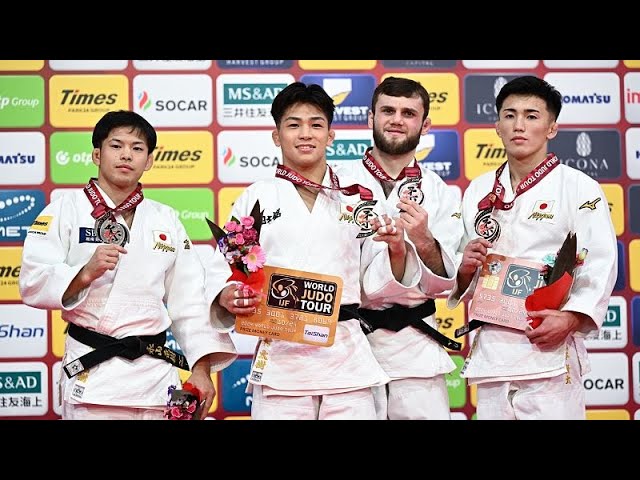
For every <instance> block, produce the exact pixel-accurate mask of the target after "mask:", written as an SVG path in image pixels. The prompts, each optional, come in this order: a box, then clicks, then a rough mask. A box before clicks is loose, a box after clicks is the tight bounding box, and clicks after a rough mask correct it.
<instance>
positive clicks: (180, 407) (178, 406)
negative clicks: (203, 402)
mask: <svg viewBox="0 0 640 480" xmlns="http://www.w3.org/2000/svg"><path fill="white" fill-rule="evenodd" d="M168 394H169V400H168V401H167V406H166V407H165V409H164V418H166V419H167V420H197V419H198V417H199V415H198V407H199V402H200V391H199V390H198V389H197V388H196V387H194V386H193V385H191V384H190V383H185V384H184V385H183V386H182V389H181V390H178V389H177V388H176V386H175V385H171V386H170V387H169V391H168Z"/></svg>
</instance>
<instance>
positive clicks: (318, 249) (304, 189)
mask: <svg viewBox="0 0 640 480" xmlns="http://www.w3.org/2000/svg"><path fill="white" fill-rule="evenodd" d="M333 111H334V105H333V101H332V99H331V98H330V97H329V96H328V95H327V94H326V92H324V90H322V88H321V87H319V86H318V85H309V86H305V85H304V84H303V83H300V82H296V83H293V84H291V85H289V86H288V87H286V88H285V89H284V90H282V91H281V92H280V93H279V94H278V96H277V97H276V98H275V100H274V102H273V106H272V110H271V112H272V115H273V117H274V119H275V121H276V125H277V128H276V130H274V132H273V139H274V142H275V144H276V145H277V146H280V147H281V148H282V153H283V163H284V165H283V166H280V167H278V169H277V173H276V178H272V179H268V180H262V181H259V182H256V183H254V184H253V185H251V186H249V187H248V188H247V189H246V190H245V191H244V192H243V193H242V195H240V197H239V198H238V199H237V200H236V202H235V203H234V206H233V210H232V215H233V216H235V217H236V218H240V217H241V216H247V215H249V213H250V211H251V209H252V207H253V206H254V204H255V202H256V200H259V202H260V208H261V209H262V210H263V211H264V212H263V225H262V229H261V232H260V244H261V246H262V248H263V249H264V251H265V253H266V264H267V265H270V266H276V267H284V268H290V269H295V270H301V271H307V272H314V273H320V274H326V275H334V276H339V277H342V280H343V291H342V298H341V312H343V309H344V310H346V308H347V307H346V306H347V305H349V306H350V307H352V311H354V312H355V311H356V310H357V307H358V306H359V304H360V299H361V295H360V288H361V287H360V283H361V281H360V278H361V277H362V288H363V290H364V291H366V292H368V293H370V294H371V295H372V296H375V295H380V296H387V295H388V296H394V295H396V294H397V292H398V291H399V290H404V289H407V288H411V287H415V286H416V285H417V283H418V281H419V278H420V272H419V268H418V260H417V256H416V253H415V250H414V249H413V248H412V247H411V246H410V245H409V244H407V243H406V242H405V241H404V234H403V232H402V230H401V228H396V227H395V226H394V224H393V222H392V220H391V219H390V218H388V217H387V218H385V219H384V222H381V221H380V219H379V218H376V219H374V220H373V221H372V225H371V226H367V227H366V228H362V227H361V226H359V225H357V224H356V223H354V221H353V216H352V217H349V216H348V215H345V212H346V210H345V205H347V204H354V203H357V202H358V198H357V197H358V195H355V199H354V196H347V195H344V194H343V193H341V192H340V191H339V190H334V189H332V186H335V183H334V181H332V175H331V170H330V169H329V168H328V167H327V165H326V159H325V150H326V147H327V145H330V144H331V143H332V141H333V138H334V132H333V130H331V129H330V125H331V121H332V119H333ZM295 179H298V180H297V181H296V180H295ZM339 183H340V185H341V186H342V187H345V186H347V185H352V184H353V182H352V181H350V180H349V179H347V178H340V179H339ZM313 184H315V185H317V186H316V187H313V186H312V185H313ZM341 218H342V219H343V220H340V219H341ZM367 229H368V230H371V229H375V231H377V232H378V235H377V236H376V237H375V240H374V239H373V238H372V237H362V238H357V237H358V235H360V234H361V233H362V232H363V231H364V230H367ZM405 259H406V263H405ZM257 302H258V298H257V297H256V296H255V295H252V294H251V292H246V289H243V288H242V286H241V285H239V286H237V287H236V286H228V287H226V288H225V289H224V290H223V291H222V293H221V295H220V298H219V303H220V305H221V306H222V307H224V309H226V310H227V311H228V314H232V315H238V314H240V315H242V314H249V313H251V312H252V311H253V310H254V308H255V305H256V304H257ZM356 317H357V315H352V316H351V319H346V320H345V321H339V322H338V325H337V330H336V335H335V342H334V344H333V345H332V346H330V347H323V346H315V345H309V344H302V343H294V342H288V341H282V340H269V341H265V340H261V341H260V342H259V344H258V346H257V354H256V358H260V359H261V360H264V359H265V358H266V362H262V361H261V362H260V364H259V365H257V363H256V359H255V358H254V362H253V365H252V372H251V375H250V380H249V382H250V383H251V388H252V390H253V403H252V408H251V415H252V418H254V419H375V418H376V412H375V405H374V397H373V393H372V390H371V387H374V386H379V385H384V384H385V383H387V381H388V380H389V377H388V376H387V375H386V373H385V372H384V370H383V369H382V368H381V367H380V366H379V365H378V363H377V361H376V359H375V357H374V355H373V353H372V351H371V348H370V346H369V344H368V342H367V339H366V336H365V334H364V333H363V331H362V327H361V324H360V322H359V320H358V319H357V318H356ZM218 318H221V317H220V316H218ZM232 319H233V318H232V317H231V320H232Z"/></svg>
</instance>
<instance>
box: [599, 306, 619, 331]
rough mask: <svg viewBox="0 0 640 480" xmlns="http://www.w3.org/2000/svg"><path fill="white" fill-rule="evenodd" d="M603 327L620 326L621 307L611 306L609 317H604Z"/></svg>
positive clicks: (608, 311) (608, 312)
mask: <svg viewBox="0 0 640 480" xmlns="http://www.w3.org/2000/svg"><path fill="white" fill-rule="evenodd" d="M602 326H603V327H619V326H620V305H609V309H608V310H607V315H606V316H605V317H604V323H603V324H602Z"/></svg>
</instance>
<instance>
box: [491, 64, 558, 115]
mask: <svg viewBox="0 0 640 480" xmlns="http://www.w3.org/2000/svg"><path fill="white" fill-rule="evenodd" d="M509 95H523V96H534V97H538V98H540V99H542V100H544V101H545V103H546V104H547V110H549V112H550V113H551V115H553V117H554V120H557V119H558V116H559V115H560V110H562V94H561V93H560V92H559V91H558V90H556V89H555V87H554V86H553V85H551V84H549V83H547V82H546V81H544V80H542V79H541V78H538V77H535V76H533V75H525V76H524V77H517V78H514V79H513V80H511V81H510V82H507V83H505V84H504V86H503V87H502V89H501V90H500V93H498V96H497V97H496V109H497V110H498V114H499V113H500V109H502V104H503V103H504V100H505V99H506V98H507V97H508V96H509Z"/></svg>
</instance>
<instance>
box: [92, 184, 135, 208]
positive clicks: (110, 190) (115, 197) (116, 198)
mask: <svg viewBox="0 0 640 480" xmlns="http://www.w3.org/2000/svg"><path fill="white" fill-rule="evenodd" d="M97 183H98V186H99V187H100V188H101V189H102V190H104V193H106V194H107V196H108V197H109V198H110V199H111V201H112V202H113V203H114V204H115V206H116V207H117V206H118V205H120V204H121V203H122V202H124V201H125V199H127V198H128V197H129V195H131V194H132V193H133V192H135V191H136V188H137V186H138V184H137V183H136V185H135V186H134V187H133V188H131V187H130V186H127V187H118V186H117V185H113V184H111V183H109V182H107V181H105V180H104V179H102V180H101V179H100V178H98V181H97Z"/></svg>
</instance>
